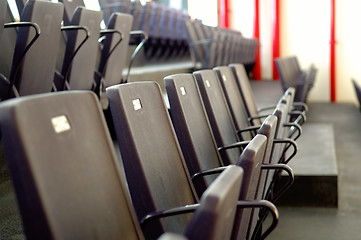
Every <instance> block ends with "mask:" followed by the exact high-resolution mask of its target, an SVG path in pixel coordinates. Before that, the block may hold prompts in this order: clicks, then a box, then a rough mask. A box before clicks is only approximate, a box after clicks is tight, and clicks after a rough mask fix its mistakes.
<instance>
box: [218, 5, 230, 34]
mask: <svg viewBox="0 0 361 240" xmlns="http://www.w3.org/2000/svg"><path fill="white" fill-rule="evenodd" d="M218 9H219V10H218V15H219V26H220V27H222V28H229V5H228V0H218Z"/></svg>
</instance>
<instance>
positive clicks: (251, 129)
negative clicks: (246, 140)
mask: <svg viewBox="0 0 361 240" xmlns="http://www.w3.org/2000/svg"><path fill="white" fill-rule="evenodd" d="M260 127H261V126H251V127H246V128H244V129H240V130H237V134H238V136H239V137H242V133H244V132H251V135H252V137H254V136H255V135H256V131H257V130H259V128H260Z"/></svg>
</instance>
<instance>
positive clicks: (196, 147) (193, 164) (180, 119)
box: [164, 74, 297, 198]
mask: <svg viewBox="0 0 361 240" xmlns="http://www.w3.org/2000/svg"><path fill="white" fill-rule="evenodd" d="M164 82H165V87H166V90H167V94H168V98H169V104H170V114H171V117H172V122H173V125H174V128H175V131H176V134H177V137H178V141H179V144H180V146H181V149H182V152H183V155H184V158H185V162H186V164H187V166H188V170H189V172H190V175H191V177H192V180H193V184H194V185H195V188H196V190H197V193H198V194H201V193H202V192H203V191H204V189H205V188H206V187H207V186H208V185H209V183H210V182H211V181H212V180H213V178H211V177H210V176H207V174H208V173H210V171H209V170H210V169H215V168H219V167H221V166H223V165H224V164H223V161H222V159H221V158H220V155H219V152H218V149H217V146H216V143H215V141H214V138H213V133H212V129H211V127H210V124H209V121H208V118H207V115H206V112H205V109H204V105H203V102H202V99H201V97H200V93H199V90H198V88H197V85H196V82H195V80H194V78H193V76H192V75H191V74H175V75H172V76H168V77H166V78H165V79H164ZM278 116H280V117H281V116H282V113H279V114H278ZM278 125H279V122H278V121H277V117H276V116H275V115H270V116H269V117H267V118H266V119H265V121H264V122H263V124H262V126H260V127H259V129H258V130H257V133H259V134H262V135H265V136H266V137H267V147H266V153H265V156H264V163H265V164H272V166H268V167H269V168H278V169H282V168H283V169H284V170H286V171H289V172H292V170H290V169H289V168H287V167H286V166H285V167H283V166H276V165H275V164H278V163H279V161H278V159H279V158H280V154H281V153H276V152H275V156H273V153H274V151H273V149H274V144H281V143H287V142H289V141H291V140H287V139H275V138H276V130H277V127H278ZM247 143H248V142H246V143H245V144H247ZM293 144H295V143H293ZM295 145H296V144H295ZM296 146H297V145H296ZM278 149H279V148H278ZM293 154H295V152H294V153H293ZM272 157H274V159H271V158H272ZM290 157H291V156H290ZM276 159H277V160H276ZM285 168H286V169H285ZM291 175H292V174H291ZM204 176H207V178H203V177H204ZM267 176H268V171H264V174H263V173H262V176H261V178H260V182H262V183H264V186H266V179H267ZM270 176H271V174H270ZM272 176H273V175H272ZM270 182H271V181H270ZM290 182H293V178H292V176H291V178H290ZM290 184H292V183H289V185H290ZM269 185H270V184H267V187H260V195H259V198H262V197H266V195H267V194H266V189H264V188H267V189H268V188H269ZM285 188H288V186H287V187H285ZM284 191H285V190H282V192H280V193H279V195H281V194H282V193H283V192H284ZM261 193H262V194H261Z"/></svg>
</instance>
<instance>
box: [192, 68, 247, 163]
mask: <svg viewBox="0 0 361 240" xmlns="http://www.w3.org/2000/svg"><path fill="white" fill-rule="evenodd" d="M193 74H194V76H195V78H196V81H197V85H198V87H199V90H200V93H201V97H202V100H203V103H204V106H205V109H206V113H207V116H208V119H209V122H210V125H211V128H212V131H213V135H214V139H215V141H216V144H217V146H218V147H223V146H227V145H230V144H232V143H235V142H237V141H238V138H237V134H236V130H235V127H234V124H233V121H232V118H231V116H230V112H229V109H228V106H227V103H226V100H225V98H224V94H223V91H222V88H221V86H220V83H219V81H218V79H217V75H216V72H214V71H213V70H202V71H197V72H194V73H193ZM240 153H241V151H240V150H239V149H238V148H235V149H230V150H227V151H222V152H221V156H222V160H223V162H224V163H225V164H226V165H228V164H231V163H232V164H235V163H236V162H237V160H238V157H239V155H240Z"/></svg>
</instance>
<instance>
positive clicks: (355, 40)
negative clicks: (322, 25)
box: [336, 0, 361, 103]
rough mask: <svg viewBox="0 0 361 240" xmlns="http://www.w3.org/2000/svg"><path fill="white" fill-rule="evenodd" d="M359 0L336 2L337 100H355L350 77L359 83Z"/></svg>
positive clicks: (360, 69)
mask: <svg viewBox="0 0 361 240" xmlns="http://www.w3.org/2000/svg"><path fill="white" fill-rule="evenodd" d="M360 11H361V1H359V0H342V1H337V2H336V21H337V22H336V36H337V37H336V38H337V45H336V46H337V48H336V49H337V51H336V59H337V62H336V79H337V80H336V81H337V84H336V87H337V88H336V94H337V95H336V97H337V101H339V102H349V101H352V102H355V103H356V102H357V98H356V94H355V91H354V89H353V86H352V83H351V78H355V80H356V81H357V82H358V83H359V84H361V61H360V59H361V28H360V27H359V24H360V23H361V14H360Z"/></svg>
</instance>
